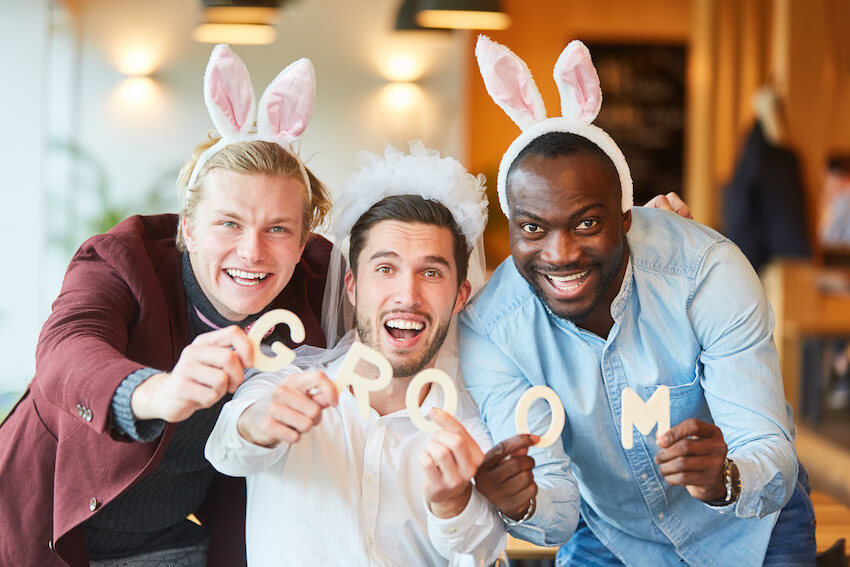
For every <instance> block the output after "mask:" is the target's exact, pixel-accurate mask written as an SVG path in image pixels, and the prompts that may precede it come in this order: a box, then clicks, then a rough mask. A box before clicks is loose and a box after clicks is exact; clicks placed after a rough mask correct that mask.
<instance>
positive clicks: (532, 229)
mask: <svg viewBox="0 0 850 567" xmlns="http://www.w3.org/2000/svg"><path fill="white" fill-rule="evenodd" d="M520 228H521V229H522V231H523V232H527V233H529V234H535V233H540V232H543V229H542V228H540V225H537V224H534V223H533V222H524V223H522V224H521V225H520Z"/></svg>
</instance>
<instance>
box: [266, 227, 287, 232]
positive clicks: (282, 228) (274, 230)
mask: <svg viewBox="0 0 850 567" xmlns="http://www.w3.org/2000/svg"><path fill="white" fill-rule="evenodd" d="M269 232H276V233H287V232H289V229H288V228H287V227H285V226H273V227H271V228H270V229H269Z"/></svg>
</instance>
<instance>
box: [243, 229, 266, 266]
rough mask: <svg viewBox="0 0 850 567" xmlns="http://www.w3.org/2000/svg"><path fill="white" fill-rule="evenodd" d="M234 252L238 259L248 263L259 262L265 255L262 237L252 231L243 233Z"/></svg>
mask: <svg viewBox="0 0 850 567" xmlns="http://www.w3.org/2000/svg"><path fill="white" fill-rule="evenodd" d="M236 251H237V253H238V254H239V257H240V258H243V259H244V260H247V261H248V262H260V261H262V260H264V259H265V255H266V253H265V244H264V243H263V239H262V236H261V235H260V234H257V233H255V232H253V231H245V233H244V234H242V236H241V237H240V238H239V244H238V246H237V249H236Z"/></svg>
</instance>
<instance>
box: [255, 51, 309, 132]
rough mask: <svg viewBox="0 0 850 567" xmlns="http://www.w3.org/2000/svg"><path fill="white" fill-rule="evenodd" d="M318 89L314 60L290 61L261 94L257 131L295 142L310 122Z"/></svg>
mask: <svg viewBox="0 0 850 567" xmlns="http://www.w3.org/2000/svg"><path fill="white" fill-rule="evenodd" d="M315 93H316V74H315V71H314V70H313V64H312V63H311V62H310V60H309V59H299V60H298V61H295V62H293V63H290V64H289V66H287V67H286V69H284V70H283V71H281V72H280V73H279V74H278V76H277V77H275V79H274V80H273V81H272V82H271V83H270V84H269V86H268V87H267V88H266V91H265V92H264V93H263V96H262V97H261V98H260V107H259V112H258V115H257V132H258V133H259V134H260V135H261V136H269V137H271V138H274V139H277V140H279V141H282V142H286V143H289V142H292V141H293V140H294V139H295V138H297V137H298V136H300V135H301V133H302V132H304V129H305V128H307V125H308V124H309V123H310V118H311V117H312V115H313V101H314V98H315Z"/></svg>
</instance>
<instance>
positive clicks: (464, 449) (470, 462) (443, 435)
mask: <svg viewBox="0 0 850 567" xmlns="http://www.w3.org/2000/svg"><path fill="white" fill-rule="evenodd" d="M431 442H432V443H440V444H441V445H443V446H444V447H446V448H447V449H448V450H449V451H451V452H452V455H453V456H454V460H455V462H456V463H457V465H458V469H459V471H460V474H461V475H463V477H464V478H466V479H467V480H468V479H470V478H472V477H473V476H475V472H476V471H477V470H478V466H479V465H480V464H481V461H483V460H484V453H483V452H482V451H481V449H480V448H479V447H478V444H477V443H475V441H474V440H473V439H472V438H471V437H469V435H468V434H466V430H463V432H462V433H461V434H457V433H451V432H449V431H446V430H445V429H442V430H440V431H437V432H436V433H434V435H432V436H431Z"/></svg>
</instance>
